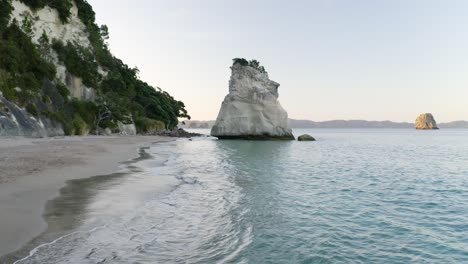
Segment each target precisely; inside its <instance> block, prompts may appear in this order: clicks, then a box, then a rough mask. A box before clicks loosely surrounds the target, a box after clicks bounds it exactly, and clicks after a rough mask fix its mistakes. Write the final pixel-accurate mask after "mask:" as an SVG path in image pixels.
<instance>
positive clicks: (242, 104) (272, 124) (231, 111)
mask: <svg viewBox="0 0 468 264" xmlns="http://www.w3.org/2000/svg"><path fill="white" fill-rule="evenodd" d="M231 70H232V74H231V79H230V81H229V94H228V95H227V96H226V97H225V99H224V101H223V103H222V105H221V109H220V111H219V114H218V118H217V119H216V123H215V125H214V126H213V127H212V129H211V135H212V136H214V137H217V138H219V139H282V140H294V136H293V134H292V131H291V129H290V128H289V127H288V114H287V113H286V111H285V110H284V109H283V107H282V106H281V104H280V103H279V101H278V96H279V95H278V87H279V86H280V85H279V83H276V82H274V81H271V80H270V79H269V77H268V74H267V73H266V72H264V71H263V72H262V71H260V70H258V69H256V68H254V67H251V66H243V65H241V64H239V63H236V64H234V65H233V66H232V67H231Z"/></svg>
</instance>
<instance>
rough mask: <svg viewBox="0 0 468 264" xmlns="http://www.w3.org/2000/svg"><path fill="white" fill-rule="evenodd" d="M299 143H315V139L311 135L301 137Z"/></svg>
mask: <svg viewBox="0 0 468 264" xmlns="http://www.w3.org/2000/svg"><path fill="white" fill-rule="evenodd" d="M297 140H298V141H315V138H314V137H313V136H311V135H309V134H304V135H301V136H299V137H298V138H297Z"/></svg>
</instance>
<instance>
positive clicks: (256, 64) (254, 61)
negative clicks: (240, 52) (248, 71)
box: [232, 58, 266, 73]
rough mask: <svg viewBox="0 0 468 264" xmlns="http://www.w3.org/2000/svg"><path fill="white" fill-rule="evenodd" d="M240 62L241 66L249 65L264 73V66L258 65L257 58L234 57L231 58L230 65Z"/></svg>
mask: <svg viewBox="0 0 468 264" xmlns="http://www.w3.org/2000/svg"><path fill="white" fill-rule="evenodd" d="M236 64H240V65H242V66H250V67H252V68H254V69H256V70H258V71H260V72H263V73H266V70H265V67H263V66H261V65H260V62H259V61H258V60H250V61H248V60H246V59H244V58H234V59H232V65H236Z"/></svg>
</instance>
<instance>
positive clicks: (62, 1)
mask: <svg viewBox="0 0 468 264" xmlns="http://www.w3.org/2000/svg"><path fill="white" fill-rule="evenodd" d="M21 2H23V3H24V4H26V5H27V6H29V7H30V8H31V9H33V10H37V9H41V8H44V7H45V6H50V7H51V8H54V9H56V10H57V11H58V13H59V17H60V20H61V21H62V23H66V22H67V21H68V18H69V17H70V15H71V11H70V8H71V7H72V2H71V0H21Z"/></svg>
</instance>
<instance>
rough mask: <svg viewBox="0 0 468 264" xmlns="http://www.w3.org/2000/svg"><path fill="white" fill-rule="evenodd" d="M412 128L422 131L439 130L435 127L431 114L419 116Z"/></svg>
mask: <svg viewBox="0 0 468 264" xmlns="http://www.w3.org/2000/svg"><path fill="white" fill-rule="evenodd" d="M414 127H415V128H416V129H423V130H427V129H439V128H438V127H437V124H436V121H435V119H434V116H432V114H430V113H425V114H421V115H419V116H418V118H417V119H416V121H415V123H414Z"/></svg>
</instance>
